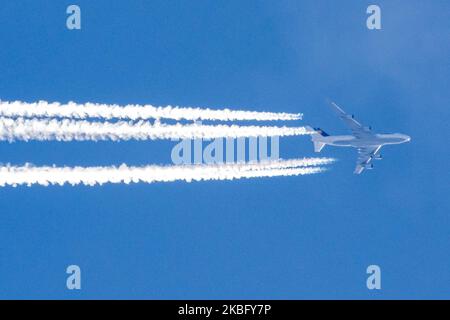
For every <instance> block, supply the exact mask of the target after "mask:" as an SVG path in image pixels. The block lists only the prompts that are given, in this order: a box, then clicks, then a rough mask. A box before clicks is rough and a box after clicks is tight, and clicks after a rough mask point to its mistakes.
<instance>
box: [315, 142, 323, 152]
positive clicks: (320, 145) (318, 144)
mask: <svg viewBox="0 0 450 320" xmlns="http://www.w3.org/2000/svg"><path fill="white" fill-rule="evenodd" d="M313 143H314V151H315V152H320V151H321V150H322V149H323V147H325V143H323V142H320V141H313Z"/></svg>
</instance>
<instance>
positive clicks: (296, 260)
mask: <svg viewBox="0 0 450 320" xmlns="http://www.w3.org/2000/svg"><path fill="white" fill-rule="evenodd" d="M72 3H76V4H78V5H79V6H80V7H81V10H82V30H80V31H69V30H67V29H66V27H65V20H66V17H67V15H66V13H65V11H66V7H67V6H68V5H69V4H72ZM371 3H376V4H378V5H380V7H381V9H382V28H383V29H382V30H381V31H369V30H368V29H367V28H366V26H365V20H366V17H367V15H366V13H365V11H366V8H367V6H368V5H369V4H371ZM449 12H450V3H449V2H448V1H447V0H445V1H444V0H442V1H439V0H433V1H413V0H412V1H400V0H389V1H383V0H376V1H370V2H369V1H359V0H358V1H357V0H355V1H331V0H330V1H285V0H282V1H206V0H201V1H200V0H199V1H75V2H69V1H26V2H25V1H5V2H2V4H1V5H0V21H1V27H0V42H1V49H0V98H1V99H2V100H16V99H19V100H26V101H34V100H39V99H42V100H48V101H61V102H66V101H69V100H75V101H79V102H87V101H92V102H105V103H118V104H126V103H152V104H156V105H165V104H178V105H198V106H208V107H223V106H229V107H234V108H240V109H241V108H242V109H244V108H247V109H251V110H270V111H286V112H303V113H304V114H305V117H304V120H303V121H302V122H299V123H298V124H303V123H305V124H311V125H314V126H320V127H322V128H323V129H325V130H326V131H329V133H331V134H334V133H345V132H346V128H345V127H344V126H343V124H342V123H341V122H340V121H339V120H338V119H337V118H336V117H335V116H334V114H333V113H332V112H331V111H330V109H329V108H328V107H327V104H326V98H331V99H333V100H335V101H336V102H338V103H339V104H340V105H341V106H342V107H343V108H344V109H345V110H346V111H348V112H350V113H354V114H355V116H356V117H357V118H358V119H359V120H360V121H362V122H363V123H364V124H366V125H371V126H372V127H373V129H374V130H376V131H379V132H401V133H405V134H408V135H410V136H411V137H412V141H411V142H410V143H408V144H404V145H399V146H396V147H391V148H390V147H386V148H385V149H383V152H382V153H383V156H384V160H383V161H380V162H375V166H376V168H375V170H373V171H368V172H365V173H364V174H363V175H361V176H355V175H353V174H352V171H353V168H354V165H355V157H356V155H355V151H354V150H351V149H336V148H331V147H325V149H324V151H323V155H325V156H331V157H336V158H337V159H339V161H338V162H337V163H336V164H334V165H333V166H332V167H331V170H330V171H329V172H326V173H324V174H320V175H314V176H305V177H287V178H273V179H260V180H241V181H233V182H229V181H228V182H201V183H182V182H177V183H170V184H152V185H146V184H135V185H129V186H126V185H107V186H103V187H94V188H90V187H82V186H78V187H70V186H65V187H47V188H45V187H32V188H28V187H19V188H9V187H8V188H1V189H0V244H1V245H0V246H1V250H0V298H63V299H71V298H277V299H278V298H286V299H297V298H363V299H372V298H449V297H450V255H449V248H450V232H449V230H450V218H449V213H450V212H449V211H450V210H449V197H448V196H449V194H448V191H449V182H448V181H449V170H448V158H449V151H448V130H449V126H448V120H449V107H450V104H449V103H450V91H449V88H448V87H449V80H450V68H449V62H450V61H449V57H450V41H449V40H450V38H449V36H450V33H449V31H450V19H449V16H448V13H449ZM172 145H173V142H120V143H113V142H99V143H94V142H82V143H81V142H78V143H76V142H74V143H58V142H48V143H37V142H28V143H25V142H16V143H13V144H9V143H5V142H4V143H1V144H0V153H1V162H3V163H13V164H23V163H25V162H32V163H34V164H36V165H44V164H56V165H75V164H79V165H86V166H87V165H111V164H120V163H122V162H127V163H128V164H133V165H140V164H146V163H170V150H171V147H172ZM280 153H281V156H282V157H283V158H289V157H303V156H313V155H314V153H313V149H312V145H311V143H310V142H309V138H308V137H296V138H287V139H282V140H281V150H280ZM70 264H77V265H79V266H80V267H81V269H82V290H81V291H78V292H74V291H69V290H67V289H66V287H65V282H66V277H67V275H66V273H65V268H66V267H67V266H68V265H70ZM370 264H377V265H379V266H380V267H381V269H382V290H381V291H379V292H373V291H369V290H368V289H367V288H366V277H367V275H366V272H365V271H366V267H367V266H368V265H370Z"/></svg>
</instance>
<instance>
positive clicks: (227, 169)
mask: <svg viewBox="0 0 450 320" xmlns="http://www.w3.org/2000/svg"><path fill="white" fill-rule="evenodd" d="M332 161H333V159H329V158H317V159H315V158H309V159H294V160H276V161H264V162H260V163H250V164H249V163H246V164H240V163H233V164H214V165H171V166H156V165H148V166H141V167H132V166H131V167H130V166H127V165H125V164H122V165H121V166H119V167H115V166H107V167H54V166H53V167H50V166H43V167H34V166H30V165H25V166H21V167H17V166H9V165H8V166H1V167H0V186H6V185H12V186H18V185H27V186H31V185H34V184H39V185H43V186H48V185H61V186H62V185H64V184H70V185H72V186H73V185H78V184H83V185H87V186H94V185H103V184H105V183H125V184H129V183H139V182H143V183H154V182H172V181H186V182H191V181H206V180H234V179H242V178H261V177H275V176H298V175H306V174H315V173H320V172H323V171H324V170H325V169H324V168H322V167H318V165H322V164H328V163H331V162H332ZM311 165H315V166H314V167H313V166H311ZM305 166H307V167H305Z"/></svg>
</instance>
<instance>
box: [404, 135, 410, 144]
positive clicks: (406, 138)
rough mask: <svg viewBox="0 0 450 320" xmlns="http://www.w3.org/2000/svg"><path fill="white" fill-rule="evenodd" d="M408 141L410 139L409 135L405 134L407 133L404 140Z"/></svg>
mask: <svg viewBox="0 0 450 320" xmlns="http://www.w3.org/2000/svg"><path fill="white" fill-rule="evenodd" d="M409 141H411V137H410V136H407V135H406V134H405V142H409Z"/></svg>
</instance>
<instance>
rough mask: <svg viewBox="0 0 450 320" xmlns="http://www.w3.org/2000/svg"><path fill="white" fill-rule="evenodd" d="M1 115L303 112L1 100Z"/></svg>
mask: <svg viewBox="0 0 450 320" xmlns="http://www.w3.org/2000/svg"><path fill="white" fill-rule="evenodd" d="M0 116H4V117H24V118H33V117H44V118H72V119H87V118H103V119H130V120H139V119H141V120H147V119H160V118H161V119H163V118H164V119H174V120H183V119H184V120H220V121H234V120H259V121H265V120H298V119H301V118H302V114H301V113H277V112H257V111H243V110H230V109H222V110H212V109H204V108H192V107H186V108H182V107H172V106H167V107H154V106H152V105H126V106H118V105H115V104H112V105H109V104H96V103H85V104H77V103H75V102H69V103H67V104H60V103H59V102H54V103H48V102H47V101H39V102H35V103H26V102H21V101H13V102H7V101H0Z"/></svg>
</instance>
